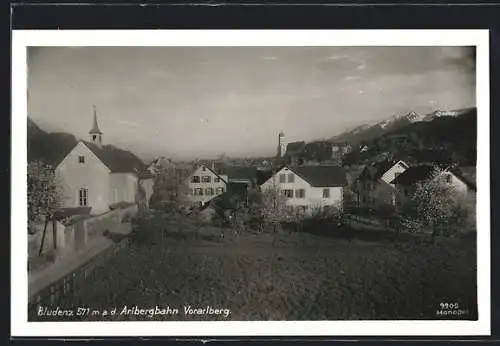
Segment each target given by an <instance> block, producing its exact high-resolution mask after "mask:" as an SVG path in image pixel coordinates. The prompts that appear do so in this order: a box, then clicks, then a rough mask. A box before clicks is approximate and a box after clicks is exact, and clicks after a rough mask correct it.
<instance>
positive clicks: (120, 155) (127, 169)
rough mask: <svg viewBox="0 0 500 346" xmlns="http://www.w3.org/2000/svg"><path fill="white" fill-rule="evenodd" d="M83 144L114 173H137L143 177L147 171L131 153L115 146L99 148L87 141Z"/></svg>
mask: <svg viewBox="0 0 500 346" xmlns="http://www.w3.org/2000/svg"><path fill="white" fill-rule="evenodd" d="M83 143H84V144H85V145H86V146H87V147H88V148H89V149H90V150H91V151H92V152H93V153H94V154H95V155H96V156H97V157H98V158H99V160H101V161H102V163H104V165H106V167H108V168H109V169H110V171H111V172H113V173H136V174H141V175H142V173H143V172H144V170H145V169H146V165H145V164H144V162H142V161H141V160H140V159H139V158H138V157H137V156H135V155H134V154H132V153H131V152H129V151H126V150H122V149H120V148H117V147H115V146H113V145H105V146H102V147H99V146H97V145H96V144H94V143H90V142H86V141H83Z"/></svg>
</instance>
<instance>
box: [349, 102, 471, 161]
mask: <svg viewBox="0 0 500 346" xmlns="http://www.w3.org/2000/svg"><path fill="white" fill-rule="evenodd" d="M417 119H418V120H417ZM384 125H385V128H384V127H383V126H384ZM367 130H370V131H367ZM343 136H344V138H346V140H350V141H351V143H358V144H360V143H362V146H363V147H364V149H363V150H360V149H357V150H353V151H352V152H351V153H349V154H347V155H346V156H345V157H344V159H343V161H344V165H350V164H365V163H367V162H371V161H374V160H377V158H379V157H383V156H387V155H389V156H393V157H396V158H400V159H403V160H408V161H410V162H413V163H422V162H429V163H431V162H432V163H437V164H443V165H448V164H452V163H456V164H459V165H462V166H475V164H476V151H477V143H476V142H477V110H476V108H467V109H463V110H456V111H452V112H434V113H432V114H427V115H425V116H418V115H417V116H415V114H413V113H409V116H407V115H405V116H402V117H395V118H392V119H389V121H387V122H386V123H384V122H382V125H380V123H377V124H375V125H373V126H370V127H369V128H367V129H365V130H362V131H359V132H357V133H352V131H351V132H350V133H349V136H350V137H349V136H348V134H347V133H346V134H343ZM356 148H360V147H359V146H358V147H356ZM410 162H409V163H410Z"/></svg>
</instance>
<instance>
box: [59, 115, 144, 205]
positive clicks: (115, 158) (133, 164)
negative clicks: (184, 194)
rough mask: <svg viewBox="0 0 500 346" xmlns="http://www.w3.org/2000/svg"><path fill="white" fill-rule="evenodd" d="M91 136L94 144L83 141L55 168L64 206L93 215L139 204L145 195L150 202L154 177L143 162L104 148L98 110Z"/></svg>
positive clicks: (106, 147)
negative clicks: (114, 207)
mask: <svg viewBox="0 0 500 346" xmlns="http://www.w3.org/2000/svg"><path fill="white" fill-rule="evenodd" d="M89 134H90V142H87V141H79V142H78V143H77V144H76V145H75V147H74V148H73V149H72V150H71V151H70V152H69V153H68V154H67V155H66V156H65V157H64V158H63V159H62V161H61V162H59V163H58V164H57V165H56V167H55V175H56V178H57V180H58V183H59V185H60V186H61V190H62V207H63V208H78V207H84V208H85V207H86V208H91V210H90V213H91V214H101V213H104V212H106V211H108V210H110V207H113V205H114V204H117V203H120V202H132V203H134V202H136V198H138V197H139V196H138V194H141V193H142V194H143V196H142V197H143V198H144V199H145V200H146V201H149V198H150V197H151V194H152V193H153V188H152V187H153V180H152V177H151V175H149V174H147V173H145V172H144V164H143V163H142V161H140V160H139V159H138V158H137V157H135V156H134V155H132V154H131V153H129V152H126V151H123V150H120V149H118V148H116V147H114V146H111V145H106V146H103V145H102V132H101V131H100V130H99V127H98V125H97V116H96V113H95V109H94V125H93V128H92V129H91V130H90V132H89ZM139 186H140V187H141V189H139ZM141 191H142V192H141Z"/></svg>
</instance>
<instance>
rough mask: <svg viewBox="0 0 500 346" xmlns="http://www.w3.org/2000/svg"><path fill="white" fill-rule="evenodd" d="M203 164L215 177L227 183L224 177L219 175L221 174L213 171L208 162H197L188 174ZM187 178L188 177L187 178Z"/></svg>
mask: <svg viewBox="0 0 500 346" xmlns="http://www.w3.org/2000/svg"><path fill="white" fill-rule="evenodd" d="M202 166H204V167H205V168H206V169H208V170H209V171H210V172H212V173H213V174H215V175H216V176H217V177H219V178H220V179H221V180H222V181H223V182H225V183H227V181H226V179H224V177H222V176H221V174H219V173H217V172H216V171H214V170H213V169H212V168H211V167H210V166H209V165H208V164H205V163H198V165H197V166H196V167H195V169H194V170H193V171H192V172H191V174H190V175H193V173H194V172H195V171H196V170H197V169H198V168H200V167H202ZM222 175H223V174H222ZM188 179H189V178H188Z"/></svg>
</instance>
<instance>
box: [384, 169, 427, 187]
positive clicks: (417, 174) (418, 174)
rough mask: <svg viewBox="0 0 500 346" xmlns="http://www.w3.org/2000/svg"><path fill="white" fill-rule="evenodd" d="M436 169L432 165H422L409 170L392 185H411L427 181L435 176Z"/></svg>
mask: <svg viewBox="0 0 500 346" xmlns="http://www.w3.org/2000/svg"><path fill="white" fill-rule="evenodd" d="M435 173H436V168H435V167H434V166H432V165H420V166H413V167H410V168H408V169H407V170H406V171H404V172H403V173H401V174H400V175H398V176H397V177H396V178H395V179H394V180H393V181H392V182H391V184H400V185H411V184H414V183H416V182H419V181H425V180H428V179H431V178H432V177H434V176H435Z"/></svg>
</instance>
